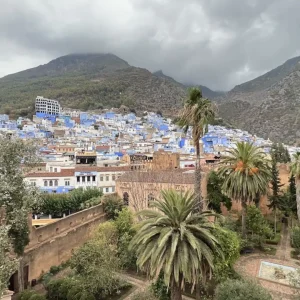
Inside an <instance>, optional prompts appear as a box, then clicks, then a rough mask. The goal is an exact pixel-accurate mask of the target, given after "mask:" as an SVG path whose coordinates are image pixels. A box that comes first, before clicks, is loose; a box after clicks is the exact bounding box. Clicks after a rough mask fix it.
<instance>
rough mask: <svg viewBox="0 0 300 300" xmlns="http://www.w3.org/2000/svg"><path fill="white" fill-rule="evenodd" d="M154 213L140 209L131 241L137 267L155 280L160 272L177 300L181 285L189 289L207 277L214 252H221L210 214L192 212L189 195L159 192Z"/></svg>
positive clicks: (180, 292)
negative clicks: (135, 230)
mask: <svg viewBox="0 0 300 300" xmlns="http://www.w3.org/2000/svg"><path fill="white" fill-rule="evenodd" d="M161 195H162V200H154V201H153V207H154V208H155V209H154V210H144V211H142V212H140V213H139V214H140V215H142V216H143V217H144V220H143V221H142V222H141V223H140V227H139V230H138V231H137V234H136V235H135V236H134V238H133V240H132V242H131V248H134V249H135V250H136V251H137V257H138V259H137V265H138V266H139V267H140V268H141V269H146V270H147V271H148V272H149V275H150V277H152V278H155V277H157V276H159V274H160V272H161V271H163V274H164V281H165V284H166V285H167V286H168V287H169V286H171V299H173V300H181V299H182V289H183V287H184V283H185V282H189V283H191V284H192V285H193V286H195V285H196V284H198V283H199V282H200V278H202V279H205V278H207V277H208V276H210V275H211V273H212V270H213V267H214V266H213V259H214V253H216V252H217V253H222V252H221V251H220V248H219V243H218V241H217V239H216V238H215V237H214V235H213V233H212V230H213V229H214V224H213V222H210V221H209V220H208V217H209V216H213V215H214V214H213V213H211V212H210V211H205V212H201V213H199V212H195V208H196V207H197V206H198V201H197V199H196V198H195V197H194V196H193V195H190V194H189V193H184V194H182V193H177V192H175V191H173V190H168V191H162V192H161Z"/></svg>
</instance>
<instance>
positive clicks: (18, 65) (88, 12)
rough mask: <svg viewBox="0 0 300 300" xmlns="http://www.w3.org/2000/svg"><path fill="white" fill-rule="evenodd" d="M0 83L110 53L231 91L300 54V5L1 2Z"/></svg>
mask: <svg viewBox="0 0 300 300" xmlns="http://www.w3.org/2000/svg"><path fill="white" fill-rule="evenodd" d="M0 7H1V9H0V44H1V48H0V76H3V75H6V74H8V73H12V72H16V71H19V70H22V69H25V68H29V67H34V66H36V65H38V64H42V63H46V62H47V61H48V60H50V59H53V58H55V57H57V56H60V55H65V54H69V53H76V52H111V53H114V54H116V55H118V56H120V57H121V58H123V59H125V60H127V61H128V62H129V63H130V64H132V65H135V66H140V67H145V68H147V69H149V70H151V71H155V70H158V69H162V70H163V71H164V72H165V73H166V74H168V75H170V76H172V77H174V78H175V79H177V80H180V81H182V82H187V83H193V84H203V85H207V86H208V87H210V88H213V89H219V90H221V89H230V88H232V87H233V86H234V85H236V84H239V83H242V82H244V81H247V80H250V79H252V78H254V77H256V76H258V75H260V74H262V73H264V72H266V71H268V70H270V69H272V68H274V67H276V66H278V65H279V64H281V63H283V62H284V61H285V60H287V59H289V58H291V57H293V56H295V55H299V52H300V39H299V36H298V30H299V27H300V19H299V17H298V13H299V11H300V1H299V0H285V1H282V0H209V1H208V0H110V1H107V0H89V1H86V0H53V1H40V0H0Z"/></svg>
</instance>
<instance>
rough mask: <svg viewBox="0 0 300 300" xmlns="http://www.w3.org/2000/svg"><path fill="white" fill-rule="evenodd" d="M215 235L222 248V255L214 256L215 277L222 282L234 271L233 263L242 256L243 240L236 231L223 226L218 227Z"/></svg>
mask: <svg viewBox="0 0 300 300" xmlns="http://www.w3.org/2000/svg"><path fill="white" fill-rule="evenodd" d="M214 235H215V237H216V238H217V239H218V241H219V243H220V246H221V248H222V255H220V254H217V255H215V257H214V266H215V268H214V278H215V279H216V280H217V282H222V281H224V280H226V279H227V278H229V277H230V276H231V275H232V274H233V273H234V271H233V265H234V263H235V262H236V261H237V260H238V258H239V257H240V250H241V241H240V238H239V236H238V234H237V233H236V232H234V231H231V230H228V229H224V228H222V227H216V228H215V230H214Z"/></svg>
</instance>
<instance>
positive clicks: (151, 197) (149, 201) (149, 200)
mask: <svg viewBox="0 0 300 300" xmlns="http://www.w3.org/2000/svg"><path fill="white" fill-rule="evenodd" d="M153 201H154V196H153V194H152V193H150V194H149V195H148V207H150V206H151V202H153Z"/></svg>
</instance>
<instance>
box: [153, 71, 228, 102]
mask: <svg viewBox="0 0 300 300" xmlns="http://www.w3.org/2000/svg"><path fill="white" fill-rule="evenodd" d="M153 75H155V76H157V77H160V78H165V79H168V80H170V81H172V82H174V83H177V84H180V85H181V86H182V87H183V88H189V87H195V86H197V87H199V88H200V89H201V90H202V94H203V97H206V98H209V99H214V98H216V97H220V96H224V94H225V93H224V92H218V91H213V90H211V89H210V88H208V87H206V86H204V85H193V84H183V83H178V82H177V81H176V80H175V79H173V78H172V77H170V76H167V75H165V74H164V73H163V71H162V70H159V71H156V72H154V73H153Z"/></svg>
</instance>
